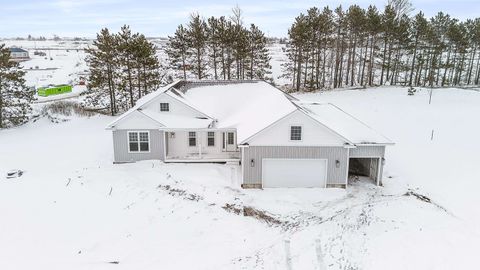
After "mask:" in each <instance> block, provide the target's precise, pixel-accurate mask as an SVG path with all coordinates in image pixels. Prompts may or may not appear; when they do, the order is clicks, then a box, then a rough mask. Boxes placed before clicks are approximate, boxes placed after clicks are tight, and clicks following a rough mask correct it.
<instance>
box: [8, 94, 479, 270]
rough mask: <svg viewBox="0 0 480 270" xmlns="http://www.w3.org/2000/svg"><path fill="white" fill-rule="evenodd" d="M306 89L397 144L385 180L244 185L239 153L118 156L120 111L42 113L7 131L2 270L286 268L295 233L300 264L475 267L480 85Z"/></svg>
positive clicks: (389, 153) (390, 152)
mask: <svg viewBox="0 0 480 270" xmlns="http://www.w3.org/2000/svg"><path fill="white" fill-rule="evenodd" d="M297 96H298V97H299V98H301V99H305V100H315V101H320V102H332V103H335V104H336V105H338V106H340V107H341V108H343V109H344V110H346V111H347V112H349V113H351V114H353V115H355V116H357V117H358V118H360V119H361V120H363V121H365V122H366V123H368V124H369V125H371V126H373V127H374V128H375V129H377V130H379V131H381V132H382V133H384V134H385V135H387V136H388V137H390V138H391V139H392V140H393V141H395V142H396V143H397V144H396V145H395V146H393V147H389V148H388V149H387V156H386V158H387V163H386V167H385V173H384V187H376V186H374V185H372V184H371V183H369V182H368V181H362V180H361V181H358V182H354V183H352V184H351V185H350V186H349V187H348V189H346V190H343V189H273V190H242V189H240V188H239V185H238V180H237V179H238V173H239V172H238V168H237V167H235V166H232V165H213V164H188V165H187V164H163V163H161V162H159V161H146V162H139V163H136V164H124V165H113V164H112V155H113V154H112V151H113V147H112V141H111V134H110V132H109V131H106V130H104V127H105V125H106V124H107V123H109V122H110V121H112V118H111V117H107V116H94V117H90V118H86V117H72V119H71V120H70V121H68V122H64V123H60V124H54V123H51V122H49V121H48V120H47V119H45V118H43V119H40V120H38V121H37V122H35V123H29V124H27V125H25V126H22V127H18V128H14V129H9V130H2V131H0V269H8V270H10V269H13V270H16V269H22V270H23V269H53V270H55V269H72V270H76V269H287V268H286V259H285V254H286V252H285V240H286V239H290V241H291V246H290V253H291V257H292V267H293V269H325V268H320V267H321V266H320V265H321V264H322V263H321V261H323V262H324V263H323V264H324V265H325V266H326V267H327V268H326V269H474V268H475V267H476V264H477V262H476V255H477V252H478V250H479V249H480V244H479V243H480V210H479V209H478V207H477V206H478V205H480V196H478V195H477V193H478V191H479V190H480V182H479V181H478V180H480V171H479V170H478V169H477V167H478V166H477V164H478V162H479V158H478V155H477V153H479V151H480V146H479V145H478V144H476V143H475V142H476V139H477V138H479V137H480V128H479V125H478V122H479V120H478V116H479V115H480V106H479V104H480V92H477V91H472V90H459V89H438V90H434V93H433V98H432V104H431V105H429V104H428V90H422V91H420V92H418V93H416V94H415V96H407V91H406V89H404V88H388V87H387V88H373V89H368V90H345V91H330V92H322V93H310V94H299V95H297ZM36 106H38V107H40V106H42V105H41V104H39V105H36ZM432 129H433V130H434V136H433V140H431V132H432ZM10 169H21V170H24V171H25V173H24V175H23V176H22V177H20V178H16V179H5V175H6V172H7V171H8V170H10ZM405 194H410V196H406V195H405ZM415 194H420V195H425V196H427V197H428V198H430V199H431V200H432V201H431V202H426V201H424V200H421V198H418V197H416V196H414V195H415ZM424 199H425V198H424ZM243 207H252V209H250V208H247V210H249V209H250V210H252V211H254V212H255V211H263V212H255V213H257V214H256V215H254V216H243V215H238V214H236V213H235V211H236V209H241V208H243ZM250 212H251V211H250ZM262 213H263V214H264V215H263V216H262ZM319 249H321V252H318V250H319ZM318 254H322V256H318ZM319 261H320V262H319Z"/></svg>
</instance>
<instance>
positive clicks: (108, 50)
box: [85, 26, 161, 115]
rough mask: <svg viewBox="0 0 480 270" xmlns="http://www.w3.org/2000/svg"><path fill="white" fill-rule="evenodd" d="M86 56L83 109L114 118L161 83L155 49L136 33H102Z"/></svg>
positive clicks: (105, 30)
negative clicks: (87, 72)
mask: <svg viewBox="0 0 480 270" xmlns="http://www.w3.org/2000/svg"><path fill="white" fill-rule="evenodd" d="M86 52H87V64H88V66H89V68H90V80H89V81H90V84H89V86H90V90H91V91H90V92H89V94H88V95H87V97H86V98H85V104H86V105H87V106H93V107H96V108H99V109H108V110H109V111H110V114H112V115H115V114H116V113H118V112H122V111H126V110H128V109H130V108H131V107H133V106H134V105H135V102H136V101H137V100H138V99H139V98H141V97H142V96H143V95H146V94H148V93H149V92H151V91H153V90H155V89H157V87H158V86H159V84H160V83H161V76H160V63H159V61H158V58H157V56H156V47H155V45H153V44H152V43H150V42H148V40H147V39H146V38H145V36H143V35H141V34H139V33H135V34H132V33H131V31H130V28H129V27H128V26H123V27H122V28H121V31H120V32H119V33H118V34H110V32H109V31H108V29H102V30H101V31H100V33H99V34H97V39H96V40H95V41H94V42H93V46H92V47H90V48H88V49H87V50H86Z"/></svg>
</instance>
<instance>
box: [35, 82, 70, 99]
mask: <svg viewBox="0 0 480 270" xmlns="http://www.w3.org/2000/svg"><path fill="white" fill-rule="evenodd" d="M70 92H72V86H71V85H67V84H61V85H49V86H46V87H40V88H38V89H37V93H38V95H39V96H42V97H48V96H52V95H59V94H64V93H70Z"/></svg>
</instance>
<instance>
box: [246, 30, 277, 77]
mask: <svg viewBox="0 0 480 270" xmlns="http://www.w3.org/2000/svg"><path fill="white" fill-rule="evenodd" d="M248 44H249V55H248V57H249V60H248V62H249V69H248V72H247V74H248V77H249V78H250V79H251V80H252V79H266V75H267V74H270V73H271V72H270V71H269V70H270V69H271V66H270V59H271V58H270V56H269V54H268V49H267V38H266V37H265V34H264V33H263V32H262V31H261V30H260V29H259V28H258V27H257V26H256V25H255V24H251V25H250V31H249V32H248Z"/></svg>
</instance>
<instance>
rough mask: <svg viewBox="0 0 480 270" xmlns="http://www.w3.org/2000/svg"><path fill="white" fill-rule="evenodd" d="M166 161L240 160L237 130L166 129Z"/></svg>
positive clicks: (224, 161) (231, 161)
mask: <svg viewBox="0 0 480 270" xmlns="http://www.w3.org/2000/svg"><path fill="white" fill-rule="evenodd" d="M164 145H165V162H170V163H174V162H177V163H217V162H218V163H235V164H238V163H239V162H240V151H239V149H238V147H237V140H236V131H235V130H224V129H197V130H168V131H167V130H166V131H165V144H164Z"/></svg>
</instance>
